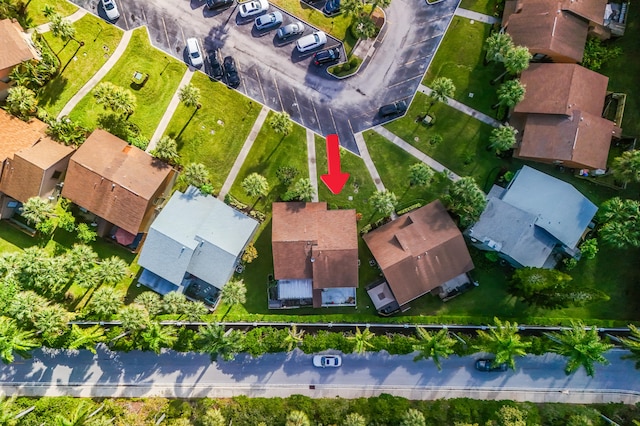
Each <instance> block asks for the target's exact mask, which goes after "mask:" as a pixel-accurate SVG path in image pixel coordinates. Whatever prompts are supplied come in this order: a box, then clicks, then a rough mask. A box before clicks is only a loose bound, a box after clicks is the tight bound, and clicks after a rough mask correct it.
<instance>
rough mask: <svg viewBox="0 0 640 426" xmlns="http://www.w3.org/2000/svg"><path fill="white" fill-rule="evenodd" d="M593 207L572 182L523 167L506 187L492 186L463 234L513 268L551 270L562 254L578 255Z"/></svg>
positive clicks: (575, 256) (478, 246)
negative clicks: (579, 245) (477, 213)
mask: <svg viewBox="0 0 640 426" xmlns="http://www.w3.org/2000/svg"><path fill="white" fill-rule="evenodd" d="M597 211H598V208H597V207H596V205H595V204H593V203H592V202H591V201H589V200H588V199H587V198H586V197H585V196H584V195H582V194H581V193H580V192H579V191H578V190H577V189H575V188H574V187H573V186H572V185H570V184H568V183H566V182H564V181H561V180H559V179H556V178H554V177H552V176H549V175H547V174H545V173H542V172H540V171H538V170H535V169H532V168H531V167H527V166H524V167H523V168H522V169H520V170H519V171H518V172H517V173H516V175H515V177H514V178H513V180H512V181H511V183H510V184H509V186H507V188H501V187H498V186H494V187H493V188H492V190H491V191H490V192H489V195H488V196H487V207H486V208H485V210H484V212H482V215H481V216H480V219H479V220H478V222H476V223H475V224H474V225H473V226H471V227H470V228H469V229H467V230H466V231H465V235H466V236H467V237H468V238H469V239H470V240H471V243H472V244H473V245H474V246H475V247H477V248H479V249H480V250H486V251H493V252H496V253H498V255H499V256H500V257H501V258H503V259H505V260H506V261H508V262H509V263H510V264H511V265H513V266H514V267H517V268H518V267H527V266H529V267H536V268H554V267H555V266H556V264H557V262H558V260H560V259H561V258H562V257H565V256H570V257H574V258H579V257H580V251H579V250H578V248H577V246H578V244H579V243H580V241H581V240H582V238H583V237H584V235H585V234H586V232H588V230H589V229H590V228H591V221H592V219H593V217H594V216H595V214H596V212H597Z"/></svg>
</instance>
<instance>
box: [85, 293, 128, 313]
mask: <svg viewBox="0 0 640 426" xmlns="http://www.w3.org/2000/svg"><path fill="white" fill-rule="evenodd" d="M123 304H124V294H123V293H121V292H119V291H117V290H116V289H115V288H113V287H109V286H102V287H100V288H99V289H97V290H96V291H95V292H94V293H93V295H92V296H91V300H90V301H89V304H88V306H87V308H88V309H89V312H91V313H93V314H95V315H96V317H98V318H99V319H108V318H110V317H111V316H112V315H115V314H116V313H117V312H118V311H119V310H120V308H121V307H122V305H123Z"/></svg>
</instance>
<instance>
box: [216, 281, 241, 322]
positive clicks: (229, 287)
mask: <svg viewBox="0 0 640 426" xmlns="http://www.w3.org/2000/svg"><path fill="white" fill-rule="evenodd" d="M220 301H221V302H222V303H224V304H225V305H227V312H225V313H224V315H223V316H222V319H224V318H225V317H226V316H227V314H228V313H229V311H230V310H231V308H233V307H234V306H236V305H241V304H243V303H245V302H246V301H247V287H246V286H245V285H244V282H243V281H242V280H239V281H229V282H228V283H227V284H225V285H224V287H222V290H221V292H220Z"/></svg>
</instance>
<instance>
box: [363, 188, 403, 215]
mask: <svg viewBox="0 0 640 426" xmlns="http://www.w3.org/2000/svg"><path fill="white" fill-rule="evenodd" d="M369 203H371V205H372V206H373V209H374V210H375V211H377V212H378V213H381V214H382V215H383V216H384V217H387V216H390V215H391V214H393V212H395V211H396V205H397V204H398V198H397V197H396V194H394V193H393V192H390V191H387V190H384V191H376V192H374V193H373V195H371V198H369Z"/></svg>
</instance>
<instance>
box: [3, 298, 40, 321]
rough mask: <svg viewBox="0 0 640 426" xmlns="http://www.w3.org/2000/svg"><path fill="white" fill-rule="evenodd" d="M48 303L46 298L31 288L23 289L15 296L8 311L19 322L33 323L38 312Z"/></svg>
mask: <svg viewBox="0 0 640 426" xmlns="http://www.w3.org/2000/svg"><path fill="white" fill-rule="evenodd" d="M48 304H49V301H48V300H47V299H46V298H44V297H42V296H40V295H39V294H37V293H35V292H33V291H31V290H27V291H21V292H19V293H17V294H16V295H15V296H14V297H13V300H11V303H10V304H9V305H8V306H7V311H6V313H7V314H8V315H9V316H10V317H11V318H13V319H15V320H16V321H17V322H18V323H19V324H28V323H33V320H34V319H35V315H36V313H38V311H39V310H40V309H42V308H44V307H45V306H47V305H48Z"/></svg>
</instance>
